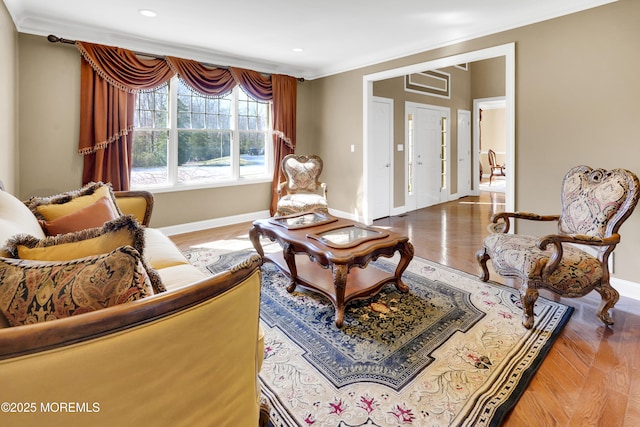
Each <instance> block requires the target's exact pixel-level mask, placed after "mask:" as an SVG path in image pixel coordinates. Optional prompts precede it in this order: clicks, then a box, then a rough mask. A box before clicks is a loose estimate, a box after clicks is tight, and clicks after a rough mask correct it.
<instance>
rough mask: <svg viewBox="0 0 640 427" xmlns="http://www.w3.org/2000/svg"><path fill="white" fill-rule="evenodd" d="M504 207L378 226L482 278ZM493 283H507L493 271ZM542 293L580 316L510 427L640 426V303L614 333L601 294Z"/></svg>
mask: <svg viewBox="0 0 640 427" xmlns="http://www.w3.org/2000/svg"><path fill="white" fill-rule="evenodd" d="M502 210H504V195H503V194H501V193H490V192H481V195H480V196H479V197H465V198H462V199H459V200H456V201H452V202H448V203H444V204H441V205H437V206H433V207H429V208H426V209H421V210H418V211H415V212H410V213H407V214H406V215H401V216H395V217H389V218H384V219H380V220H377V221H375V223H374V225H376V226H380V227H390V228H392V229H393V230H394V231H398V232H401V233H405V234H407V235H408V236H409V238H410V240H411V242H412V243H413V245H414V247H415V254H416V256H419V257H422V258H426V259H430V260H432V261H435V262H438V263H441V264H445V265H448V266H450V267H453V268H456V269H458V270H462V271H466V272H468V273H471V274H474V275H477V274H478V273H479V272H480V268H479V266H478V264H477V261H476V259H475V253H476V251H477V250H478V249H479V248H480V247H481V246H482V239H483V238H484V236H485V235H486V234H487V231H486V226H487V224H488V222H489V218H490V216H491V215H492V214H493V213H494V212H498V211H502ZM250 226H251V224H250V223H242V224H236V225H232V226H227V227H220V228H215V229H210V230H205V231H199V232H195V233H189V234H183V235H179V236H172V239H173V241H174V242H175V243H176V244H177V245H178V246H179V247H180V248H181V249H183V250H185V249H189V248H190V247H192V246H195V245H199V244H203V243H206V242H211V241H219V240H228V241H232V240H234V239H243V240H246V239H247V238H248V237H247V234H248V230H249V228H250ZM489 264H490V263H489ZM491 279H492V280H495V281H498V282H500V283H504V281H503V280H501V278H500V277H499V276H497V275H496V274H495V273H493V272H492V274H491ZM507 285H511V286H513V284H512V283H507ZM541 295H542V296H544V297H547V298H552V299H555V300H559V301H561V302H563V303H564V304H567V305H570V306H572V307H574V308H575V311H574V313H573V316H572V317H571V320H569V322H568V324H567V326H566V327H565V328H564V330H563V331H562V333H561V335H560V337H559V338H558V340H557V341H556V342H555V344H554V345H553V347H552V349H551V351H550V352H549V355H548V356H547V357H546V359H545V360H544V362H543V363H542V365H541V367H540V369H539V370H538V372H537V373H536V375H535V376H534V377H533V379H532V380H531V382H530V384H529V386H528V387H527V390H526V391H525V393H524V395H523V396H522V397H521V398H520V400H519V401H518V403H517V405H516V406H515V408H514V409H513V411H512V412H511V413H510V414H509V415H508V417H507V418H506V420H505V421H504V423H503V425H504V426H513V427H521V426H528V427H538V426H539V427H547V426H576V427H585V426H603V427H616V426H640V301H635V300H631V299H628V298H624V297H621V298H620V301H619V302H618V304H617V305H616V307H615V309H614V311H613V313H612V314H613V318H614V320H615V325H613V326H612V327H609V328H608V327H605V326H604V325H603V324H602V323H601V322H600V321H599V320H598V319H597V318H596V316H595V311H596V308H597V307H598V304H599V300H600V296H599V295H598V294H597V293H596V292H592V293H591V294H589V295H587V296H586V297H583V298H579V299H565V298H562V299H560V298H557V297H555V296H554V295H551V294H549V293H545V292H541Z"/></svg>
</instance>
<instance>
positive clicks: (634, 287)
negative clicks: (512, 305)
mask: <svg viewBox="0 0 640 427" xmlns="http://www.w3.org/2000/svg"><path fill="white" fill-rule="evenodd" d="M400 209H402V208H398V210H400ZM329 213H330V214H331V215H334V216H338V217H341V218H348V219H351V220H353V221H358V222H363V218H361V217H359V216H358V215H355V214H350V213H348V212H344V211H339V210H335V209H330V210H329ZM401 213H403V212H401ZM398 214H399V213H397V212H396V213H393V215H398ZM269 216H270V215H269V211H258V212H251V213H246V214H242V215H234V216H228V217H224V218H214V219H209V220H205V221H196V222H190V223H186V224H178V225H173V226H169V227H159V228H158V229H159V230H160V231H161V232H162V233H163V234H165V235H167V236H172V235H175V234H184V233H191V232H193V231H201V230H206V229H208V228H216V227H223V226H225V225H233V224H239V223H241V222H248V221H255V220H256V219H260V218H268V217H269ZM611 284H612V285H613V287H614V288H615V289H616V290H617V291H618V292H619V293H620V295H621V296H623V297H625V298H630V299H633V300H638V301H640V283H636V282H631V281H629V280H624V279H619V278H616V277H612V278H611Z"/></svg>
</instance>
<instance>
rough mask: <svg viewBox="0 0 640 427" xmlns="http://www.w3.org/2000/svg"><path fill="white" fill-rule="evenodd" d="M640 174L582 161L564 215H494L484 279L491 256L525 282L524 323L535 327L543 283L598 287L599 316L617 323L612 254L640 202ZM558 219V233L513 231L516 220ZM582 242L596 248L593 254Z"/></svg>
mask: <svg viewBox="0 0 640 427" xmlns="http://www.w3.org/2000/svg"><path fill="white" fill-rule="evenodd" d="M639 186H640V182H639V181H638V178H637V177H636V176H635V175H634V174H633V173H631V172H629V171H628V170H624V169H613V170H610V171H606V170H604V169H592V168H590V167H588V166H576V167H574V168H572V169H571V170H569V172H567V174H566V175H565V177H564V181H563V183H562V211H561V213H560V215H548V216H541V215H537V214H533V213H526V212H500V213H497V214H495V215H493V217H492V218H491V222H492V223H491V224H490V225H489V230H490V231H491V232H492V234H490V235H489V236H487V237H486V238H485V239H484V243H483V246H484V247H483V248H482V249H481V250H480V251H478V253H477V259H478V262H479V263H480V267H481V268H482V274H481V275H480V278H481V279H482V280H483V281H485V282H486V281H487V280H488V279H489V270H488V269H487V261H488V260H489V259H491V262H492V265H493V268H494V270H495V271H496V272H497V273H498V274H500V275H501V276H503V277H512V278H515V279H518V280H519V282H520V299H521V302H522V306H523V311H524V313H523V316H522V324H523V325H524V326H525V327H526V328H531V327H533V323H534V318H533V316H534V313H533V308H534V305H535V302H536V300H537V299H538V288H546V289H549V290H551V291H553V292H554V293H556V294H558V295H560V296H563V297H568V298H577V297H581V296H584V295H586V294H588V293H589V292H591V291H592V290H594V289H595V290H596V291H598V293H599V294H600V296H601V297H602V302H601V303H600V307H599V308H598V313H597V315H598V318H599V319H600V320H601V321H602V322H603V323H604V324H606V325H612V324H613V320H612V319H611V317H610V316H609V310H610V309H612V308H613V306H614V305H615V303H616V302H617V301H618V298H619V294H618V291H616V290H615V289H614V288H613V287H612V286H611V284H610V283H609V256H610V255H611V253H612V252H613V250H614V249H615V247H616V245H617V244H618V243H619V242H620V235H619V234H618V230H619V228H620V226H621V225H622V223H623V222H624V221H625V220H626V219H627V218H629V216H630V215H631V213H632V212H633V210H634V208H635V207H636V204H637V203H638V195H639V192H638V187H639ZM511 218H513V219H527V220H534V221H557V223H558V229H557V230H558V231H557V234H549V235H546V236H542V237H539V238H538V237H532V236H524V235H520V234H507V233H508V232H509V228H510V219H511ZM576 245H584V246H588V247H590V248H593V250H594V252H595V254H596V255H592V254H590V253H588V252H586V251H584V250H582V249H580V248H579V247H578V246H576Z"/></svg>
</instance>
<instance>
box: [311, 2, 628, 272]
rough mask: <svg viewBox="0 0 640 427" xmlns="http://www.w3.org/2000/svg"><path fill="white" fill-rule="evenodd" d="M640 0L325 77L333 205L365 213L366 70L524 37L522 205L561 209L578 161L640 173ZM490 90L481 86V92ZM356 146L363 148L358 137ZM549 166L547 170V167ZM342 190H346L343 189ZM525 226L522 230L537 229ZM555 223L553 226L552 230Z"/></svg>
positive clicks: (519, 103)
mask: <svg viewBox="0 0 640 427" xmlns="http://www.w3.org/2000/svg"><path fill="white" fill-rule="evenodd" d="M639 18H640V2H638V1H636V0H620V1H618V2H615V3H611V4H608V5H605V6H601V7H598V8H594V9H591V10H587V11H584V12H580V13H576V14H572V15H568V16H565V17H561V18H557V19H553V20H549V21H545V22H541V23H538V24H534V25H530V26H526V27H522V28H519V29H515V30H510V31H506V32H502V33H499V34H495V35H492V36H488V37H483V38H480V39H475V40H471V41H468V42H464V43H460V44H456V45H453V46H449V47H446V48H442V49H437V50H433V51H428V52H424V53H421V54H418V55H413V56H410V57H406V58H402V59H399V60H395V61H390V62H386V63H382V64H377V65H375V66H371V67H366V68H362V69H358V70H353V71H350V72H346V73H342V74H339V75H335V76H330V77H327V78H323V79H318V80H314V81H312V82H310V83H311V84H313V86H314V88H313V90H312V92H313V95H314V108H315V109H316V112H315V115H316V116H317V117H318V120H319V121H318V123H317V125H318V127H319V128H320V129H322V131H319V132H318V133H317V134H315V137H316V138H315V141H314V144H315V145H316V146H317V147H318V150H319V151H321V152H322V154H323V156H324V158H325V163H327V164H328V165H329V166H328V168H327V169H325V170H328V173H327V175H326V176H325V180H326V181H327V182H328V185H329V188H333V189H334V191H333V193H332V197H331V199H330V206H331V207H333V208H335V209H338V210H342V211H345V212H350V213H353V212H361V210H362V206H361V197H360V196H361V194H360V192H361V188H362V183H361V176H362V141H363V130H362V124H361V123H362V87H363V85H362V78H363V76H364V75H366V74H371V73H374V72H379V71H384V70H389V69H393V68H398V67H400V66H404V65H409V64H416V63H421V62H426V61H429V60H433V59H437V58H441V57H445V56H451V55H454V54H459V53H464V52H469V51H473V50H478V49H483V48H487V47H491V46H497V45H502V44H506V43H512V42H515V45H516V55H515V56H516V59H515V60H516V64H515V66H516V79H515V80H516V93H515V100H516V111H515V117H516V121H515V129H516V135H515V136H516V141H515V143H516V152H515V159H516V167H517V173H516V176H515V180H516V188H515V194H516V198H515V206H516V209H519V210H523V211H530V212H539V213H557V212H558V211H559V209H560V200H559V199H560V190H559V187H560V183H561V181H562V177H563V175H564V173H565V172H566V171H567V170H568V169H569V168H570V167H572V166H574V165H576V164H587V165H592V166H594V167H603V168H615V167H623V168H627V169H630V170H632V171H634V172H635V173H640V162H639V161H638V157H639V156H638V154H637V153H638V148H637V147H638V137H637V136H636V135H637V131H636V129H635V127H636V123H637V121H638V117H640V102H638V94H640V79H638V78H637V75H636V74H637V70H638V69H639V68H640V49H638V40H639V39H640V26H638V25H637V22H638V19H639ZM473 96H478V97H482V96H484V95H482V94H473ZM351 144H355V145H356V153H355V155H353V154H351V153H349V150H348V148H349V146H350V145H351ZM541 165H544V171H545V172H544V173H540V169H541ZM336 193H340V194H336ZM531 230H532V228H531V227H530V226H526V225H522V226H521V227H520V231H523V232H530V231H531ZM550 231H551V230H550ZM621 235H622V243H621V244H620V245H619V247H618V250H616V260H615V266H614V268H615V276H616V277H619V278H623V279H627V280H631V281H635V282H640V270H638V269H637V268H635V263H636V262H637V254H638V253H640V239H639V238H638V236H639V235H640V209H639V210H638V211H637V212H635V213H634V214H633V215H632V217H631V218H630V219H629V220H628V221H627V222H626V223H625V225H624V226H623V227H622V229H621Z"/></svg>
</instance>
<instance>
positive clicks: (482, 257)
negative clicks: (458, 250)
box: [476, 248, 490, 282]
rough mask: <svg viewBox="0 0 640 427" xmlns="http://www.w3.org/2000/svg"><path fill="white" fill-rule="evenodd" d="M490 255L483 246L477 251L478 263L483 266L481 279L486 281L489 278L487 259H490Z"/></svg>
mask: <svg viewBox="0 0 640 427" xmlns="http://www.w3.org/2000/svg"><path fill="white" fill-rule="evenodd" d="M489 258H490V257H489V255H488V254H487V250H486V249H484V248H482V249H480V250H479V251H478V252H476V259H477V260H478V264H480V267H481V268H482V273H480V276H479V277H480V280H482V281H483V282H486V281H487V280H489V269H488V268H487V261H488V260H489Z"/></svg>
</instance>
